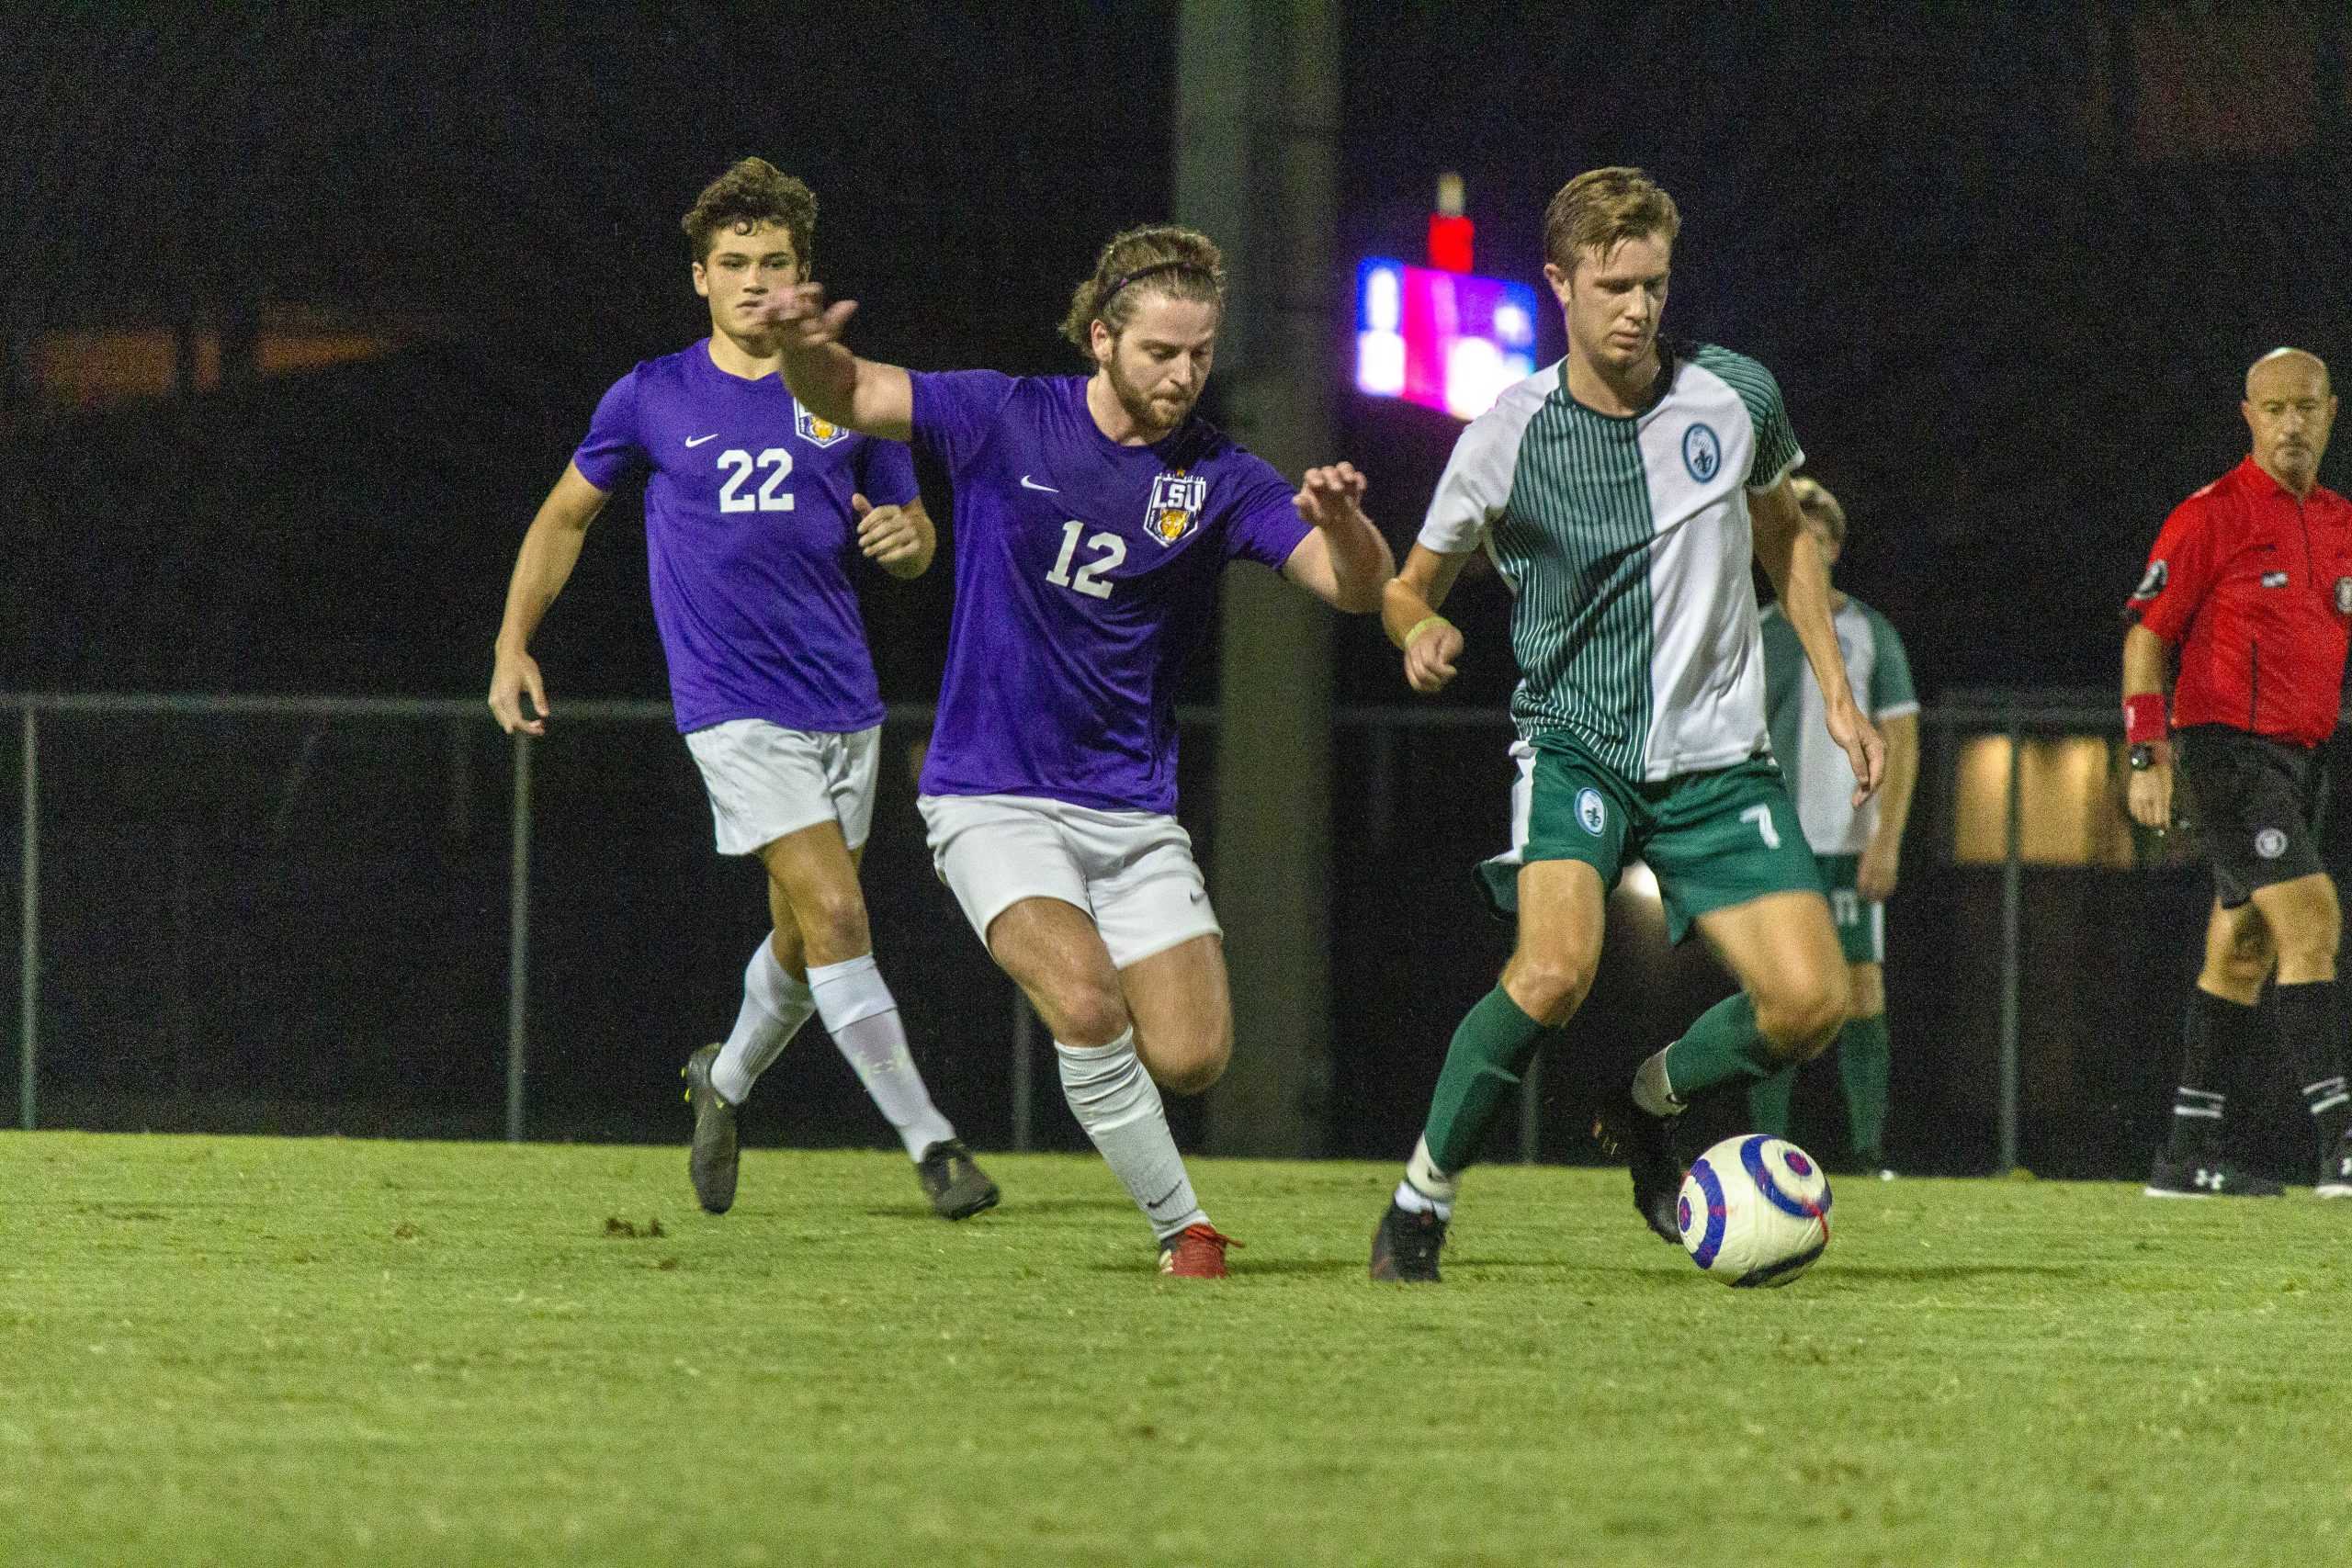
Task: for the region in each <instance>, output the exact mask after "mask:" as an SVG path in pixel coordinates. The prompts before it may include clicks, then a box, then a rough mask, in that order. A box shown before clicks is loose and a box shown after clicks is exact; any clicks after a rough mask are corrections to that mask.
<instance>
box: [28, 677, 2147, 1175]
mask: <svg viewBox="0 0 2352 1568" xmlns="http://www.w3.org/2000/svg"><path fill="white" fill-rule="evenodd" d="M7 711H13V713H14V714H15V716H16V719H17V723H16V726H15V728H17V735H18V742H19V751H20V768H19V785H18V794H19V800H18V819H19V824H20V826H19V833H18V845H17V859H18V865H17V875H18V885H19V886H18V893H19V897H18V908H19V919H18V931H17V943H18V953H17V970H18V976H17V978H18V989H17V1058H18V1060H17V1068H18V1073H17V1100H18V1104H17V1121H18V1123H19V1125H21V1126H22V1127H24V1128H26V1129H28V1130H29V1129H32V1128H34V1127H36V1126H38V1125H40V1119H41V1108H40V1066H41V1063H40V1057H41V1048H42V1041H43V1032H44V1012H43V1008H44V1003H45V1001H47V1000H49V999H50V998H45V997H44V994H43V986H42V973H43V959H44V943H45V942H46V940H47V938H46V936H45V933H44V916H45V915H46V914H47V913H48V912H49V910H48V907H47V902H46V901H47V899H48V898H49V897H52V896H53V894H52V892H51V891H50V890H45V889H44V886H43V876H44V874H45V871H44V864H43V851H44V843H43V829H44V818H45V816H46V815H47V814H48V813H49V812H50V811H51V810H52V809H55V808H54V807H50V806H49V805H48V804H47V803H45V801H44V798H43V787H44V784H45V782H46V780H47V779H48V777H49V776H51V774H52V773H55V772H56V771H57V770H58V769H59V768H60V767H61V762H60V761H59V760H58V759H56V758H53V757H52V758H45V757H44V755H43V746H44V741H45V740H46V739H48V738H49V732H50V731H51V729H52V728H54V727H55V726H56V725H57V724H59V723H61V722H70V723H72V724H74V725H76V726H96V727H99V728H100V729H101V730H104V729H107V728H119V727H121V726H123V725H125V724H128V723H130V722H133V721H154V720H168V721H173V722H175V723H177V722H185V723H187V724H190V725H196V726H210V727H218V726H220V725H223V724H225V723H229V722H232V721H267V722H275V723H284V722H286V721H300V722H308V723H312V724H318V725H325V724H336V725H358V726H396V725H414V724H423V725H427V726H435V727H442V728H446V729H447V732H448V734H449V735H450V736H451V737H452V738H453V739H452V742H451V756H452V758H453V761H452V763H451V766H452V767H453V768H457V769H460V770H462V769H463V768H464V767H465V766H467V764H466V763H465V762H464V761H463V759H464V758H465V757H466V756H467V754H468V750H467V748H468V747H469V746H471V745H475V744H478V743H479V742H480V740H481V738H482V737H483V736H485V735H492V734H494V732H492V731H491V730H490V729H489V727H488V725H487V722H486V720H485V717H484V716H483V713H482V710H481V705H480V704H478V703H475V702H471V701H465V700H458V699H424V698H398V697H336V696H300V697H297V696H285V697H279V696H193V695H188V696H164V695H101V694H0V712H7ZM930 716H931V709H930V706H929V705H893V707H892V708H891V710H890V721H889V722H890V723H891V724H893V725H897V726H901V727H909V728H914V727H920V728H922V729H925V730H927V727H928V722H929V719H930ZM670 717H671V715H670V709H669V706H668V705H667V704H664V703H660V702H638V701H576V702H568V703H565V704H563V705H561V710H560V722H561V723H562V724H563V725H565V726H566V727H572V726H624V727H638V728H644V727H656V728H666V727H667V726H668V725H669V723H670ZM1333 718H1334V724H1335V727H1336V728H1338V729H1339V730H1340V732H1342V733H1348V732H1353V734H1354V736H1355V738H1356V739H1355V741H1354V744H1357V745H1360V746H1361V747H1362V748H1363V750H1362V751H1361V753H1360V755H1361V757H1362V766H1361V768H1360V770H1358V772H1357V775H1356V778H1355V783H1356V784H1357V787H1358V790H1359V793H1358V795H1357V796H1356V797H1355V799H1354V801H1353V804H1352V807H1351V809H1352V810H1353V811H1354V812H1355V813H1356V814H1357V819H1358V820H1359V821H1360V823H1361V827H1362V838H1363V841H1364V842H1365V843H1366V844H1368V845H1369V846H1371V849H1372V852H1374V853H1381V852H1385V848H1384V847H1389V846H1395V845H1396V844H1397V843H1399V842H1400V841H1401V840H1400V835H1399V821H1400V818H1403V817H1404V816H1405V815H1406V812H1405V811H1404V809H1402V807H1401V806H1400V800H1401V797H1400V794H1399V791H1400V788H1401V787H1403V786H1401V785H1400V784H1399V777H1400V766H1399V759H1400V751H1401V750H1402V749H1403V748H1404V747H1405V746H1406V745H1407V744H1408V742H1409V740H1410V739H1411V738H1412V737H1413V736H1414V735H1416V734H1417V733H1422V734H1426V733H1428V732H1431V731H1451V732H1459V733H1463V734H1465V735H1467V734H1473V733H1475V734H1478V735H1482V736H1484V737H1487V738H1488V739H1494V740H1495V741H1496V742H1497V746H1496V748H1495V749H1496V750H1499V743H1500V740H1501V739H1502V738H1503V737H1505V736H1506V735H1507V732H1508V727H1509V724H1508V719H1507V717H1506V716H1504V715H1502V714H1501V713H1500V712H1498V711H1496V710H1491V709H1484V708H1479V709H1467V708H1448V707H1442V706H1426V705H1374V706H1355V707H1341V708H1338V709H1335V711H1334V715H1333ZM1182 719H1183V721H1184V723H1185V725H1186V728H1188V730H1189V729H1197V728H1213V727H1214V724H1215V713H1214V710H1213V709H1206V708H1202V709H1193V708H1187V709H1185V710H1184V711H1183V712H1182ZM2113 728H2114V715H2113V711H2112V705H2111V704H2109V703H2106V702H2104V701H2098V700H2094V699H2093V698H2092V697H2091V696H2089V695H2088V694H2081V693H2066V694H2045V695H2038V694H2030V693H2017V692H1968V693H1959V694H1949V695H1948V696H1947V697H1946V698H1945V699H1944V700H1943V701H1940V702H1939V703H1937V704H1934V705H1930V706H1929V707H1928V708H1927V709H1926V710H1925V712H1924V713H1923V715H1922V731H1923V734H1922V739H1923V759H1922V781H1921V800H1922V806H1923V809H1922V810H1921V811H1920V812H1918V813H1917V814H1915V821H1916V823H1917V826H1916V827H1915V829H1914V834H1915V837H1914V840H1913V842H1914V844H1915V846H1917V845H1918V844H1919V843H1920V841H1921V839H1922V838H1923V837H1926V836H1932V838H1933V839H1934V840H1935V841H1936V843H1937V844H1938V846H1939V848H1938V851H1937V853H1938V854H1939V856H1946V857H1948V855H1949V851H1950V846H1951V842H1952V819H1953V818H1952V813H1953V809H1954V808H1953V805H1952V799H1953V795H1954V784H1953V774H1954V759H1955V757H1956V756H1957V754H1958V750H1959V746H1960V743H1961V742H1962V741H1963V740H1964V739H1968V738H1971V737H1975V736H1999V737H2006V738H2007V740H2008V742H2009V745H2008V766H2007V809H2006V812H2005V818H2006V822H2007V829H2006V831H2007V839H2006V844H2005V846H2004V853H2003V856H2002V860H2001V863H2000V865H1999V877H2000V882H1999V898H1998V919H1997V934H1996V940H1997V943H1998V953H1999V964H1998V976H1999V978H1998V987H1999V998H1998V1010H1997V1024H1996V1031H1997V1032H1996V1041H1995V1043H1994V1044H1995V1052H1994V1055H1995V1058H1996V1062H1997V1077H1996V1083H1995V1085H1994V1086H1993V1095H1992V1098H1993V1100H1994V1118H1993V1129H1992V1130H1993V1134H1994V1138H1993V1142H1994V1145H1995V1146H1994V1148H1993V1150H1992V1151H1991V1154H1992V1160H1991V1163H1992V1164H1993V1166H1994V1168H1997V1169H2007V1168H2010V1167H2012V1166H2014V1165H2015V1164H2017V1162H2018V1138H2019V1122H2018V1101H2019V1083H2020V1012H2019V1009H2020V997H2021V994H2022V992H2023V991H2024V989H2025V981H2026V974H2025V965H2024V963H2023V953H2024V940H2025V938H2024V931H2023V926H2024V920H2025V904H2026V898H2025V874H2026V857H2025V855H2024V852H2023V850H2024V846H2023V843H2022V840H2021V832H2020V822H2021V819H2022V818H2023V815H2024V813H2023V811H2022V809H2021V807H2022V805H2023V800H2022V794H2021V789H2022V783H2021V781H2022V777H2023V767H2022V762H2021V758H2022V756H2023V753H2024V750H2025V747H2024V745H2023V744H2022V743H2023V742H2026V741H2029V740H2030V739H2033V738H2036V737H2041V736H2049V735H2084V736H2096V735H2104V734H2106V733H2108V732H2109V731H2111V730H2112V729H2113ZM0 733H5V730H0ZM82 733H83V732H82V731H79V730H77V731H76V734H77V735H80V734H82ZM468 736H471V737H472V738H473V739H471V740H468V739H466V737H468ZM498 739H502V740H503V743H504V745H505V746H506V747H507V749H508V750H509V751H510V752H511V779H512V787H511V789H510V790H509V791H508V792H507V798H506V801H505V803H504V804H505V806H506V822H505V830H504V840H505V842H504V845H503V849H504V853H503V857H501V858H503V863H504V887H503V905H504V908H503V914H504V916H505V924H506V942H505V955H504V961H503V971H504V973H503V991H504V1032H505V1040H504V1048H503V1064H502V1065H503V1095H504V1104H503V1131H504V1134H505V1136H506V1137H507V1138H509V1139H515V1140H519V1139H521V1138H522V1137H523V1136H524V1135H525V1130H526V1125H528V1124H529V1117H528V1115H527V1114H526V1112H527V1111H529V1109H530V1103H529V1101H530V1096H531V1093H532V1087H531V1086H532V1075H531V1067H532V1064H531V1062H530V1051H531V1044H532V1039H533V1018H532V1014H531V998H532V976H533V971H534V965H535V964H537V962H538V961H539V959H540V957H541V955H540V953H537V952H536V951H535V946H534V931H533V926H532V919H531V916H532V906H533V896H534V875H535V872H534V866H535V861H536V860H537V858H538V855H539V853H540V852H539V851H538V850H537V849H536V848H535V839H534V829H535V817H536V815H537V810H538V807H537V804H536V802H535V798H534V796H535V791H536V789H537V786H538V781H537V780H535V777H534V771H533V758H534V753H535V751H536V750H538V749H539V748H540V747H541V746H542V745H544V744H545V743H543V742H535V741H533V740H531V739H528V738H526V737H521V736H517V737H515V738H513V739H511V740H506V739H504V738H498ZM1425 750H1426V749H1425ZM1447 750H1454V751H1462V750H1466V749H1463V748H1448V749H1447ZM310 755H311V753H310V750H307V749H306V750H303V751H301V752H300V757H301V758H302V759H303V763H302V765H307V762H308V759H309V757H310ZM1480 755H1481V756H1482V757H1483V756H1484V753H1483V752H1481V753H1480ZM1487 761H1491V759H1487ZM1480 776H1481V777H1483V776H1484V775H1483V774H1482V775H1480ZM291 787H292V786H291V785H290V784H289V785H288V789H289V791H290V789H291ZM457 793H458V795H460V796H464V795H469V793H472V791H471V788H470V786H469V785H466V784H465V783H464V781H463V780H461V781H460V786H459V788H458V792H457ZM1496 794H1497V795H1498V797H1499V794H1500V792H1499V790H1498V791H1497V792H1496ZM1496 810H1497V812H1498V811H1499V805H1498V806H1497V807H1496ZM287 816H288V811H287V810H286V809H285V808H283V807H280V808H279V809H278V810H277V817H278V818H286V817H287ZM281 829H283V824H282V823H281ZM1916 853H1917V849H1916V848H1915V854H1916ZM490 863H492V862H491V857H490V855H489V853H488V852H482V853H480V854H476V855H474V856H473V858H472V859H471V860H469V862H468V864H469V866H473V867H475V868H477V869H478V870H480V871H482V872H483V873H485V874H486V873H487V868H488V866H489V865H490ZM481 891H482V892H483V893H484V894H485V896H486V893H487V890H486V889H483V890H481ZM486 901H487V899H486V897H485V898H484V899H483V900H482V901H481V902H480V903H478V904H477V905H476V906H473V907H472V908H475V909H476V912H478V913H481V914H483V915H488V914H489V913H490V911H489V910H488V908H486V907H483V905H485V904H486ZM90 918H91V919H93V920H96V919H99V917H98V916H96V915H93V916H92V917H90ZM483 923H484V925H485V926H487V923H488V922H487V920H485V921H484V922H483ZM485 934H486V932H485ZM1007 1032H1008V1035H1009V1037H1010V1038H1009V1041H1008V1044H1009V1047H1010V1052H1011V1056H1010V1063H1009V1068H1008V1072H1007V1077H1006V1080H1005V1081H1006V1082H1008V1083H1009V1085H1010V1089H1011V1093H1012V1112H1011V1118H1010V1128H1011V1133H1012V1143H1013V1145H1014V1146H1015V1147H1027V1146H1029V1145H1030V1144H1031V1141H1032V1123H1031V1101H1032V1100H1033V1099H1034V1098H1035V1074H1034V1068H1033V1065H1032V1056H1033V1055H1034V1051H1035V1044H1036V1037H1037V1031H1036V1029H1035V1021H1034V1019H1033V1018H1032V1017H1031V1016H1030V1015H1029V1014H1028V1013H1027V1011H1026V1009H1025V1007H1024V1006H1023V1005H1021V1004H1020V1003H1019V1002H1018V1001H1017V999H1016V1004H1015V1007H1014V1009H1013V1011H1012V1016H1011V1019H1010V1021H1009V1024H1008V1031H1007ZM484 1087H485V1088H486V1087H487V1085H486V1084H485V1085H484ZM1524 1093H1525V1099H1524V1100H1523V1103H1522V1114H1521V1121H1520V1128H1519V1134H1520V1136H1519V1144H1520V1152H1521V1156H1522V1157H1532V1156H1534V1154H1535V1152H1536V1150H1537V1147H1538V1145H1539V1143H1540V1142H1541V1139H1542V1127H1541V1112H1540V1109H1539V1089H1538V1087H1537V1080H1536V1078H1535V1077H1534V1075H1533V1074H1531V1075H1530V1077H1529V1081H1528V1084H1527V1086H1526V1089H1525V1091H1524Z"/></svg>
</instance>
